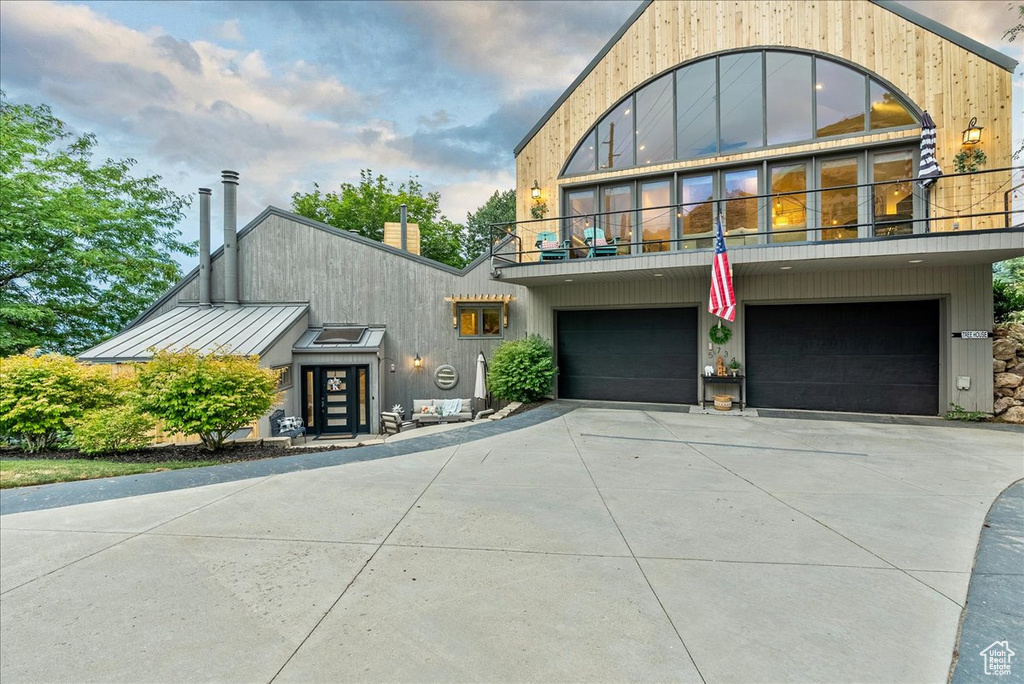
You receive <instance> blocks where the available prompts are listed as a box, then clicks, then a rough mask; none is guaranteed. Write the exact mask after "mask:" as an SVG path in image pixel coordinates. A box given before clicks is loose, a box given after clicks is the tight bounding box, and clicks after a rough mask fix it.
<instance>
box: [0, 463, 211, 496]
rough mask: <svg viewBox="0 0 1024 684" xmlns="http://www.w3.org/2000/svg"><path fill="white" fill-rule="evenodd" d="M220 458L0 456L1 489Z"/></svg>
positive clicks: (183, 465)
mask: <svg viewBox="0 0 1024 684" xmlns="http://www.w3.org/2000/svg"><path fill="white" fill-rule="evenodd" d="M217 463H219V461H216V460H212V461H157V462H152V463H116V462H113V461H103V460H98V459H97V460H95V461H93V460H88V459H42V458H40V459H36V458H5V459H0V489H5V488H7V487H26V486H29V485H40V484H50V483H51V482H72V481H74V480H92V479H95V478H99V477H114V476H116V475H138V474H139V473H152V472H156V471H158V470H178V469H180V468H198V467H199V466H209V465H216V464H217Z"/></svg>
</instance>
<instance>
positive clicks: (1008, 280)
mask: <svg viewBox="0 0 1024 684" xmlns="http://www.w3.org/2000/svg"><path fill="white" fill-rule="evenodd" d="M992 293H993V305H994V314H995V319H996V323H1024V257H1017V258H1016V259H1009V260H1007V261H1001V262H999V263H997V264H994V265H993V267H992Z"/></svg>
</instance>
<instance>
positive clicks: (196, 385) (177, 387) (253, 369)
mask: <svg viewBox="0 0 1024 684" xmlns="http://www.w3.org/2000/svg"><path fill="white" fill-rule="evenodd" d="M137 368H138V382H139V408H140V410H142V411H145V412H146V413H149V414H150V415H152V416H153V417H154V418H156V419H157V420H160V421H162V422H163V428H164V430H167V431H169V432H178V433H182V434H186V435H198V436H199V438H200V439H201V440H202V441H203V444H204V445H205V446H206V448H207V449H209V450H211V451H213V450H216V449H219V448H221V447H222V446H223V445H224V440H225V439H226V438H227V436H228V435H230V434H231V433H232V432H234V431H235V430H237V429H239V428H241V427H243V426H245V425H248V424H249V423H251V422H253V421H254V420H256V419H257V418H259V417H260V416H262V415H263V414H264V413H266V412H267V411H268V410H269V409H270V407H271V406H272V405H273V404H274V400H275V398H276V395H277V372H276V371H273V370H271V369H269V368H260V366H259V357H256V356H237V355H233V354H219V353H213V354H201V353H199V352H197V351H193V350H185V351H181V352H166V351H164V352H157V353H156V354H154V356H153V360H152V361H148V362H146V363H140V364H138V366H137Z"/></svg>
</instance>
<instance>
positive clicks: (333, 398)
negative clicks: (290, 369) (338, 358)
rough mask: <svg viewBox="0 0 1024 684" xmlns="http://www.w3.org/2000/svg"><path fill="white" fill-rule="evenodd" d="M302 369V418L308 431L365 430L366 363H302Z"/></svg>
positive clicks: (367, 426) (367, 429)
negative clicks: (304, 364) (344, 364)
mask: <svg viewBox="0 0 1024 684" xmlns="http://www.w3.org/2000/svg"><path fill="white" fill-rule="evenodd" d="M302 371H303V372H302V376H303V386H302V395H303V396H302V418H303V420H305V422H306V429H307V430H308V431H309V432H311V433H313V434H317V435H336V434H355V433H357V432H369V430H370V425H369V409H370V407H369V402H368V401H367V396H366V394H367V392H366V389H367V374H368V372H369V367H368V366H303V368H302Z"/></svg>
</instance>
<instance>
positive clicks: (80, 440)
mask: <svg viewBox="0 0 1024 684" xmlns="http://www.w3.org/2000/svg"><path fill="white" fill-rule="evenodd" d="M154 427H156V421H155V420H153V417H152V416H150V415H149V414H146V413H143V412H141V411H138V410H136V409H135V408H134V407H131V406H127V407H123V406H114V407H110V408H101V409H93V410H91V411H86V412H85V415H83V416H82V417H81V418H79V419H78V420H77V421H75V425H74V429H73V435H72V438H71V443H72V444H73V445H74V446H75V447H76V448H77V449H78V450H79V451H81V452H82V453H83V454H89V455H92V454H102V453H110V452H118V451H134V450H136V449H142V448H144V447H146V446H149V443H150V441H151V440H152V438H151V437H150V434H149V433H150V431H151V430H152V429H153V428H154Z"/></svg>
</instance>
